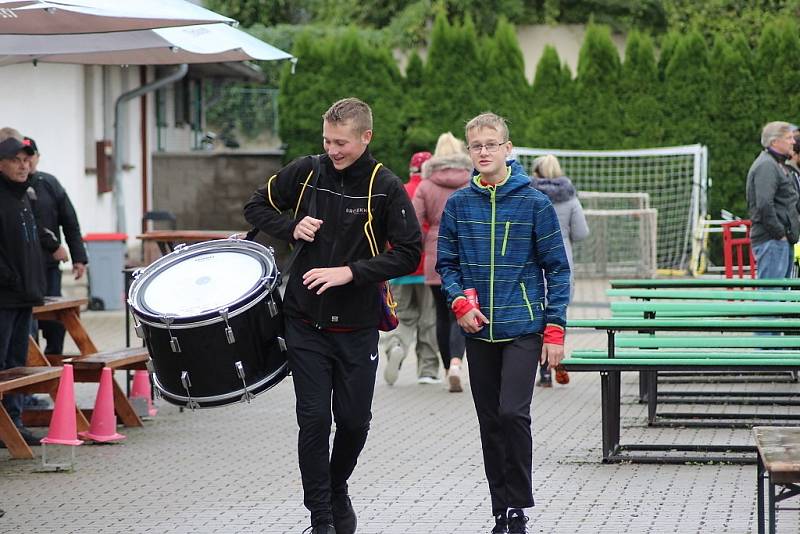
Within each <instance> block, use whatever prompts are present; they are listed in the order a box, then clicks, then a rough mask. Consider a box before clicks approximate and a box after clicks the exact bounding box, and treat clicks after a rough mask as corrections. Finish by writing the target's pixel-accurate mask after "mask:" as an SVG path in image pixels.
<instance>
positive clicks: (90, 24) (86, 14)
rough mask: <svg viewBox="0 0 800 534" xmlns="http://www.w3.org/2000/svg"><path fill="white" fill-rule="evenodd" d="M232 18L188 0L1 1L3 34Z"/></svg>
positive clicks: (121, 28)
mask: <svg viewBox="0 0 800 534" xmlns="http://www.w3.org/2000/svg"><path fill="white" fill-rule="evenodd" d="M219 22H225V23H228V24H235V21H234V20H233V19H230V18H228V17H225V16H223V15H220V14H218V13H215V12H213V11H209V10H208V9H205V8H203V7H200V6H198V5H195V4H192V3H191V2H187V1H185V0H0V34H13V35H37V34H38V35H49V34H68V33H103V32H119V31H131V30H145V29H152V28H165V27H172V26H185V25H192V24H206V23H219Z"/></svg>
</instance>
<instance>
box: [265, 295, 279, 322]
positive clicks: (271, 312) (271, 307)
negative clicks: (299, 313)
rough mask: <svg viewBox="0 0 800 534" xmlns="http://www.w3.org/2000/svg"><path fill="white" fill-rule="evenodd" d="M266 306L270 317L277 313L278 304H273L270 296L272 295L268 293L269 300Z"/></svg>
mask: <svg viewBox="0 0 800 534" xmlns="http://www.w3.org/2000/svg"><path fill="white" fill-rule="evenodd" d="M267 308H269V316H270V317H275V316H276V315H278V305H277V304H275V299H273V298H272V295H270V297H269V302H267Z"/></svg>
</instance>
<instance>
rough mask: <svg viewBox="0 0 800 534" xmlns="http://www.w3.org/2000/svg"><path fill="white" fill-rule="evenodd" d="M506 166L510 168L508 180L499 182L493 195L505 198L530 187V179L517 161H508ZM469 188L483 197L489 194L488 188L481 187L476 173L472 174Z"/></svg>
mask: <svg viewBox="0 0 800 534" xmlns="http://www.w3.org/2000/svg"><path fill="white" fill-rule="evenodd" d="M506 165H507V166H508V167H510V169H511V170H510V172H509V176H508V178H506V179H505V180H504V181H502V182H500V185H499V186H498V187H497V192H496V193H495V194H496V195H500V196H505V195H508V194H511V193H513V192H514V191H519V190H520V189H524V188H526V187H530V186H531V179H530V178H529V177H528V175H527V174H525V169H523V168H522V165H520V164H519V163H518V162H517V160H513V159H510V160H508V161H506ZM470 187H472V188H473V189H475V190H476V191H478V192H479V193H481V194H483V195H488V194H489V187H488V186H485V185H481V179H480V174H478V173H477V171H473V173H472V180H471V182H470Z"/></svg>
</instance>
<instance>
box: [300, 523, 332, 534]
mask: <svg viewBox="0 0 800 534" xmlns="http://www.w3.org/2000/svg"><path fill="white" fill-rule="evenodd" d="M309 533H310V534H336V529H335V528H333V525H331V524H330V523H317V524H316V525H311V526H310V527H308V528H307V529H305V530H304V531H303V534H309Z"/></svg>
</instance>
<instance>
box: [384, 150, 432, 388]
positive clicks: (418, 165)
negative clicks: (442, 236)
mask: <svg viewBox="0 0 800 534" xmlns="http://www.w3.org/2000/svg"><path fill="white" fill-rule="evenodd" d="M430 157H431V153H430V152H417V153H415V154H414V155H413V156H411V162H410V163H409V172H410V175H409V178H408V183H407V184H405V188H406V193H408V196H409V198H414V193H415V192H416V190H417V186H419V184H420V182H421V181H422V175H421V174H420V170H421V169H422V164H423V163H425V162H426V161H427V160H429V159H430ZM426 231H427V228H425V227H423V232H426ZM424 261H425V257H424V254H423V258H422V260H421V261H420V262H419V265H418V266H417V270H416V271H414V272H413V273H411V274H409V275H406V276H401V277H400V278H395V279H394V280H392V281H391V282H390V284H391V289H392V295H393V296H394V300H395V302H397V317H398V319H400V324H399V325H398V326H397V328H396V329H395V330H392V331H391V332H384V333H383V334H382V336H381V345H382V347H383V352H384V354H385V355H386V366H385V367H384V369H383V378H384V380H386V383H387V384H389V385H393V384H394V383H395V382H396V381H397V377H398V376H399V373H400V366H401V365H402V363H403V360H404V359H405V357H406V355H407V354H408V349H409V348H410V347H412V346H415V347H416V350H415V352H416V354H417V383H419V384H438V383H439V382H441V380H440V379H439V357H438V355H437V351H436V312H435V311H434V309H435V308H434V302H433V295H432V294H431V292H430V291H428V289H427V288H426V287H425V284H424V282H425V277H424V276H423V268H424Z"/></svg>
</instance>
